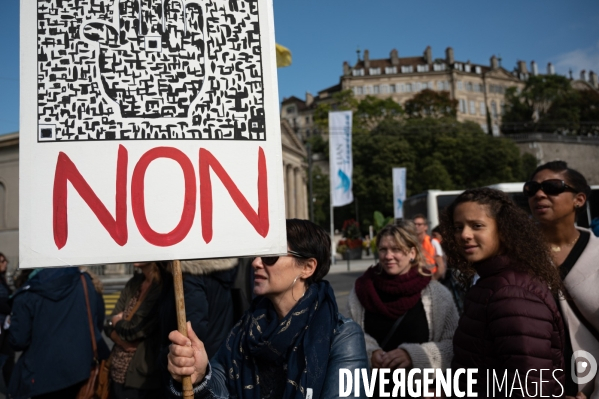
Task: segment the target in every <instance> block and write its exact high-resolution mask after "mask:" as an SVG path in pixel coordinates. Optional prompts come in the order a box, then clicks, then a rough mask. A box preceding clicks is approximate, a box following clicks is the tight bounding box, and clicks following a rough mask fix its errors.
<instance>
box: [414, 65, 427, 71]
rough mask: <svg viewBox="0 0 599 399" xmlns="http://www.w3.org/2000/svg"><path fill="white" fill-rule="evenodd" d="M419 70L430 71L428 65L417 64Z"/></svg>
mask: <svg viewBox="0 0 599 399" xmlns="http://www.w3.org/2000/svg"><path fill="white" fill-rule="evenodd" d="M416 70H417V71H418V72H428V65H416Z"/></svg>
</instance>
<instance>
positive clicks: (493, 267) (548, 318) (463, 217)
mask: <svg viewBox="0 0 599 399" xmlns="http://www.w3.org/2000/svg"><path fill="white" fill-rule="evenodd" d="M441 229H442V231H443V238H444V240H443V247H444V249H445V253H446V255H447V259H448V263H449V264H450V265H451V266H452V267H453V268H456V269H457V270H458V272H459V277H458V278H459V279H460V280H461V281H462V282H463V283H464V285H465V286H470V285H472V283H473V280H474V277H475V276H477V277H478V279H477V280H476V281H475V283H474V285H473V286H471V288H470V289H469V290H468V292H467V294H466V297H465V300H464V313H463V315H462V316H461V318H460V320H459V323H458V328H457V330H456V332H455V335H454V338H453V351H454V358H453V362H452V369H454V370H455V369H458V368H477V369H478V375H477V376H478V381H477V382H478V383H477V384H475V387H474V391H475V392H478V394H479V396H485V397H486V396H488V395H490V394H491V393H490V392H489V393H487V387H492V386H493V381H494V379H493V376H494V375H495V376H497V378H496V381H502V379H503V378H504V376H506V377H507V385H506V384H504V386H503V388H501V391H500V392H499V388H498V387H497V385H495V389H496V391H495V394H494V395H493V396H496V395H498V396H500V397H510V396H515V397H529V396H537V395H545V396H554V397H562V396H563V394H564V392H563V384H564V371H563V370H564V357H563V342H564V327H563V323H562V319H561V316H560V313H559V310H558V307H557V305H556V303H555V300H554V295H557V294H558V293H559V290H560V287H561V281H560V278H559V275H558V274H557V272H556V270H555V268H554V267H553V266H552V264H551V257H550V255H549V250H548V248H547V246H546V245H545V243H544V240H543V237H542V235H541V233H540V231H539V230H538V228H537V226H536V225H535V223H534V222H533V221H532V220H531V219H530V218H529V216H528V215H527V214H526V213H525V212H524V211H523V210H521V209H520V208H518V206H517V205H516V204H515V203H514V202H512V201H511V200H510V199H509V197H508V196H507V195H506V194H504V193H503V192H501V191H498V190H493V189H490V188H480V189H472V190H466V191H465V192H464V193H462V194H461V195H460V196H459V197H457V198H456V199H455V201H454V202H453V203H452V204H451V205H450V206H449V207H448V208H447V210H446V212H445V213H444V215H443V218H442V223H441ZM541 370H544V374H545V375H543V371H541ZM514 384H515V385H516V386H521V389H516V390H512V389H511V387H512V385H514ZM460 385H462V387H463V388H465V381H464V380H461V381H460ZM504 390H505V391H504ZM535 390H536V393H535Z"/></svg>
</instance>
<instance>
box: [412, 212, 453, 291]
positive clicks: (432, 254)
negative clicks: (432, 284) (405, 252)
mask: <svg viewBox="0 0 599 399" xmlns="http://www.w3.org/2000/svg"><path fill="white" fill-rule="evenodd" d="M412 220H413V222H414V226H415V227H416V233H417V234H418V241H419V243H420V247H421V248H422V251H423V255H424V257H425V259H426V263H427V264H428V265H429V269H430V271H431V273H432V274H433V279H435V280H440V279H442V278H443V277H445V261H444V260H443V250H442V249H441V245H440V243H439V242H438V241H435V240H432V239H431V237H430V236H429V235H428V234H427V232H428V221H427V220H426V216H424V215H423V214H420V213H419V214H417V215H415V216H414V218H413V219H412Z"/></svg>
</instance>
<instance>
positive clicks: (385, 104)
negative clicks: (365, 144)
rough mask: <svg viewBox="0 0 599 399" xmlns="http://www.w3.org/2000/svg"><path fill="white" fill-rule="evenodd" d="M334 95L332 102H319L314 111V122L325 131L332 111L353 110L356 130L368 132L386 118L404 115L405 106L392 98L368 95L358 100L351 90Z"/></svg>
mask: <svg viewBox="0 0 599 399" xmlns="http://www.w3.org/2000/svg"><path fill="white" fill-rule="evenodd" d="M332 97H333V98H332V100H331V102H327V103H321V104H319V105H318V106H317V107H316V110H315V111H314V122H315V123H316V125H317V126H318V127H319V128H320V129H321V131H324V132H328V129H329V112H330V111H350V110H351V111H353V118H352V125H353V127H352V130H353V131H354V132H368V131H370V130H372V129H374V128H375V127H376V126H377V125H379V124H380V123H381V122H382V121H384V120H401V118H402V115H403V108H402V107H401V105H399V104H398V103H396V102H395V101H393V99H392V98H378V97H374V96H366V98H364V99H363V100H361V101H358V100H356V98H355V97H354V94H353V92H352V91H351V90H343V91H341V92H338V93H335V94H333V96H332Z"/></svg>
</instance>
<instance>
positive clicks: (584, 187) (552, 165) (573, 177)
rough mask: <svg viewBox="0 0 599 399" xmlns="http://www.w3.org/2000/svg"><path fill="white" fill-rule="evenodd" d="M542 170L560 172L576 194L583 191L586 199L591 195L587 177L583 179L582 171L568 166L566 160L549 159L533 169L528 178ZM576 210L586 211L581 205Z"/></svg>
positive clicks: (532, 177)
mask: <svg viewBox="0 0 599 399" xmlns="http://www.w3.org/2000/svg"><path fill="white" fill-rule="evenodd" d="M542 170H550V171H552V172H555V173H562V174H563V175H564V180H565V182H566V184H567V185H569V186H570V187H572V189H573V190H574V192H575V193H576V194H578V193H583V194H584V195H585V196H586V200H587V201H588V200H589V198H590V197H591V187H589V184H588V183H587V179H585V178H584V176H583V175H582V173H580V172H579V171H577V170H576V169H572V168H569V167H568V164H567V163H566V162H564V161H551V162H547V163H545V164H543V165H540V166H539V167H537V168H536V169H535V171H534V172H533V173H532V175H531V176H530V179H528V180H532V179H534V177H535V176H536V175H537V173H539V172H540V171H542ZM583 205H584V204H583ZM578 212H580V213H584V212H586V210H585V207H584V206H581V207H580V208H578Z"/></svg>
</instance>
